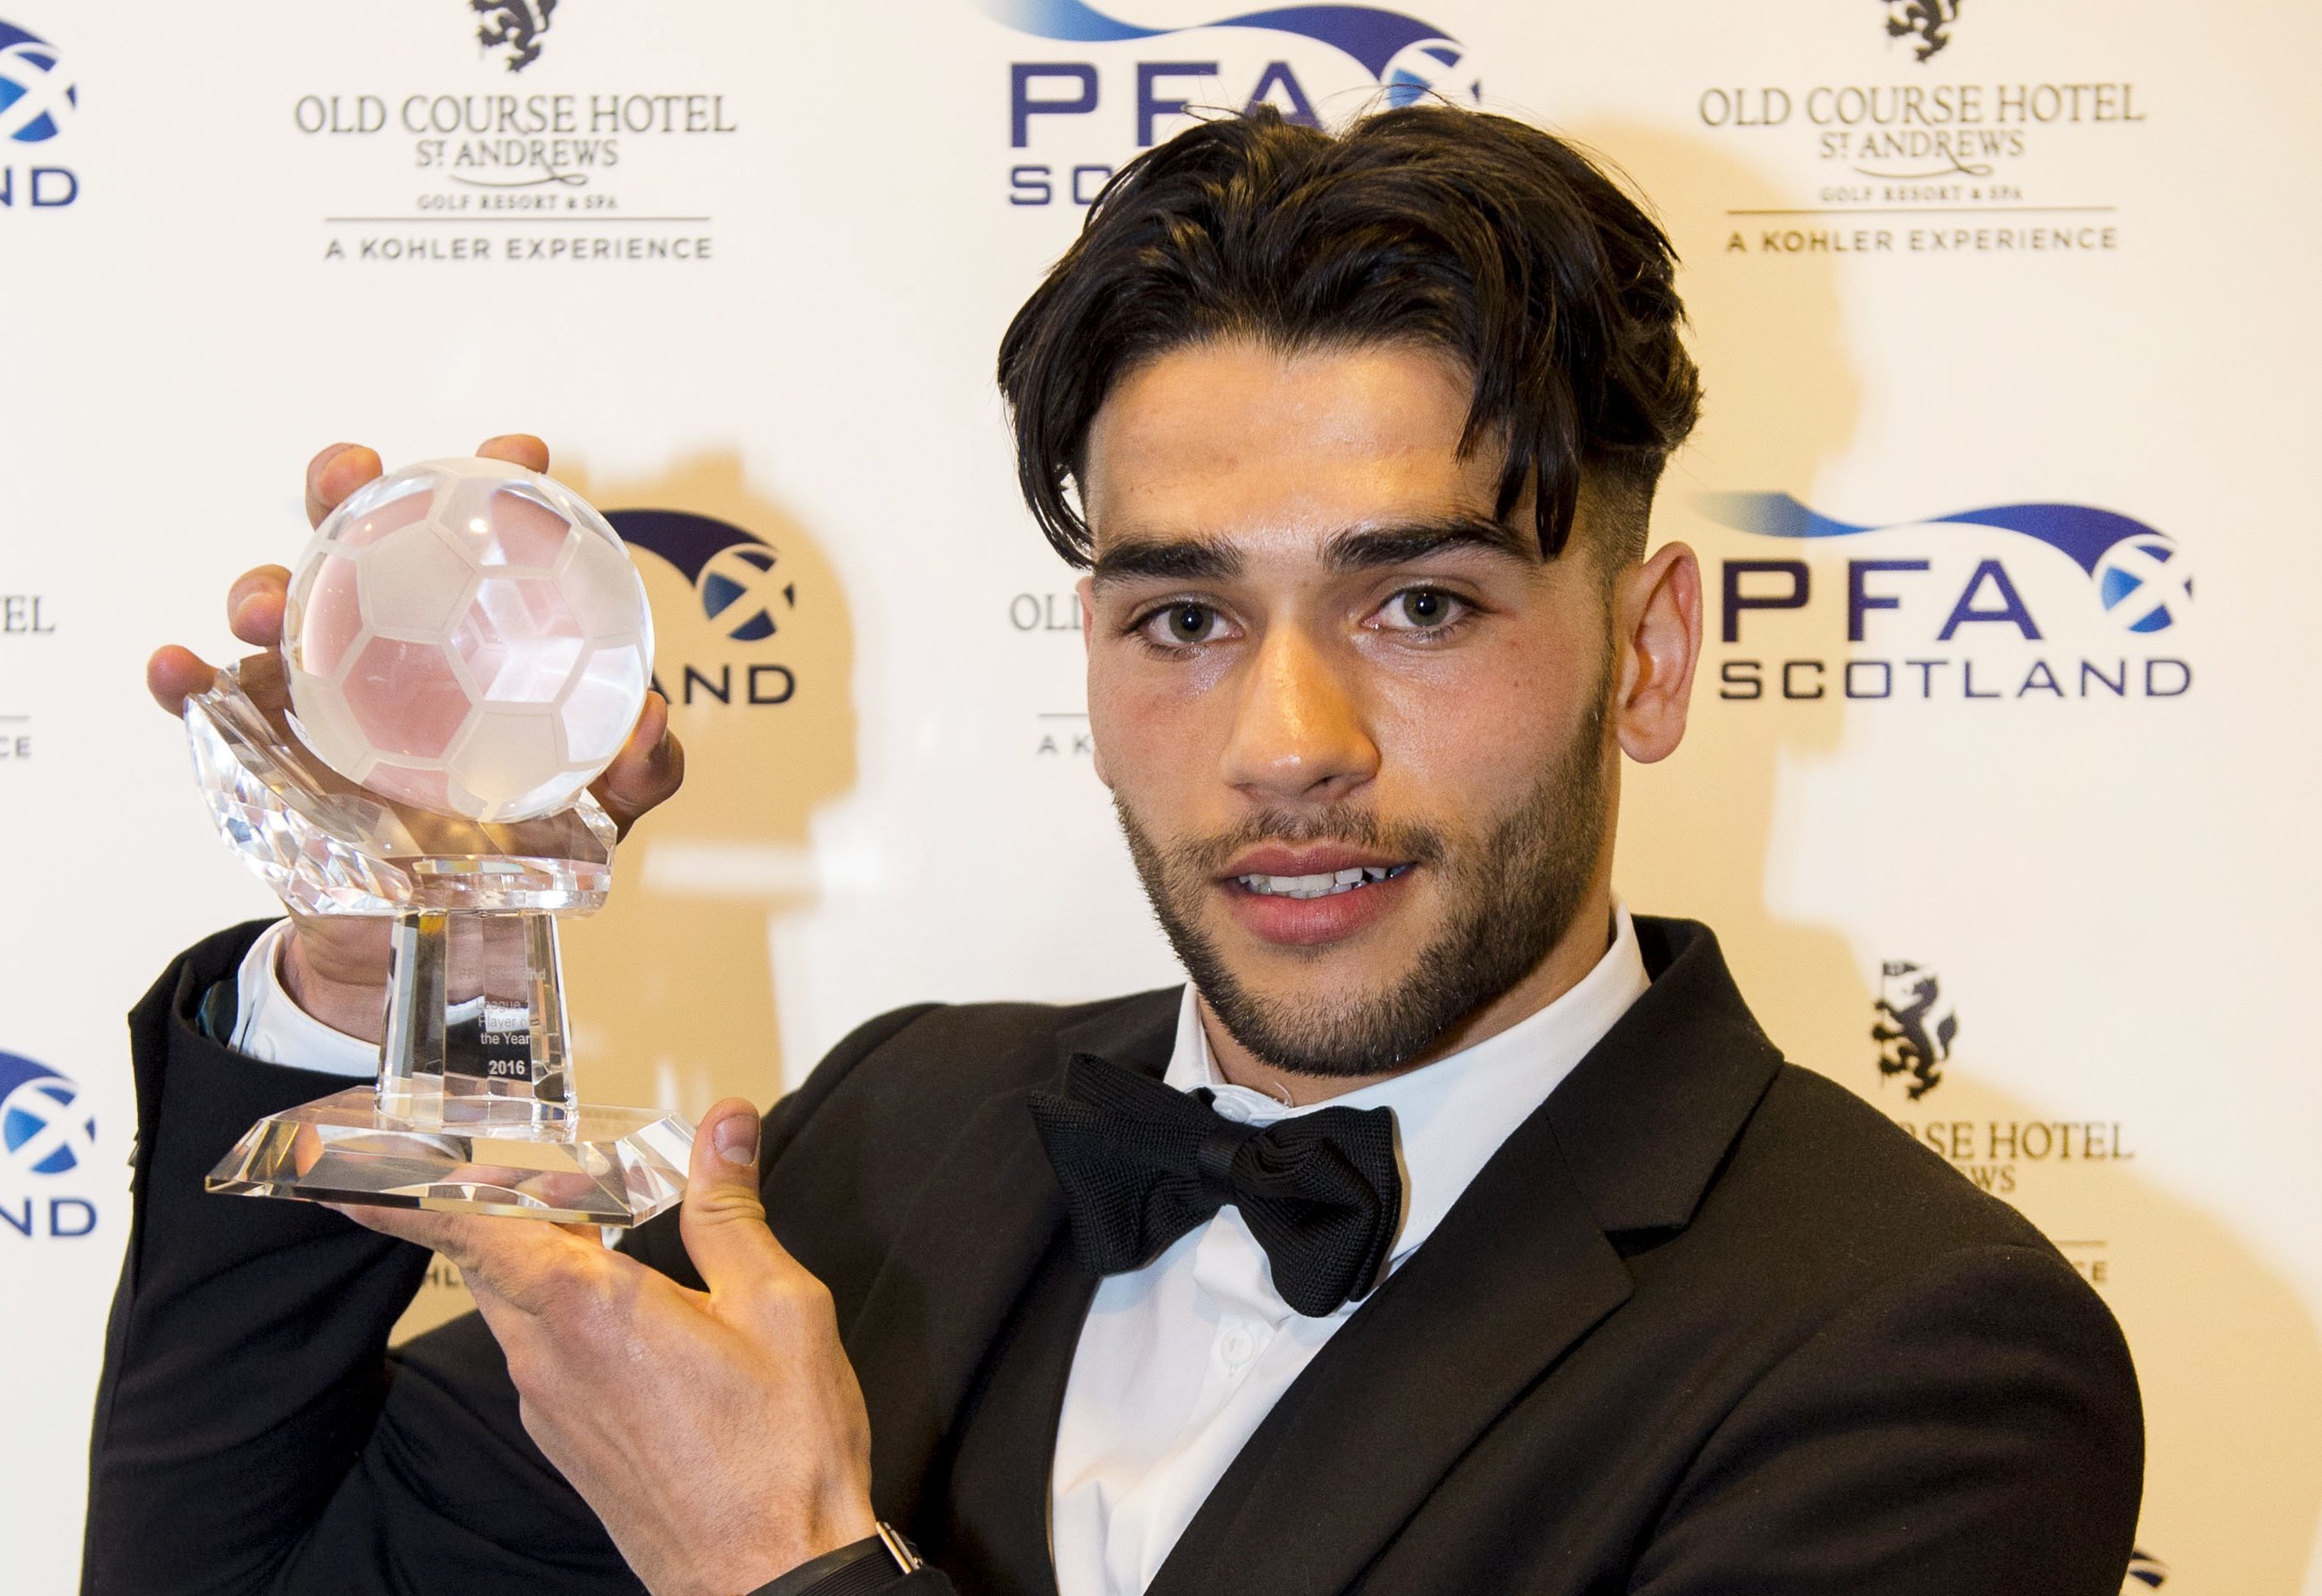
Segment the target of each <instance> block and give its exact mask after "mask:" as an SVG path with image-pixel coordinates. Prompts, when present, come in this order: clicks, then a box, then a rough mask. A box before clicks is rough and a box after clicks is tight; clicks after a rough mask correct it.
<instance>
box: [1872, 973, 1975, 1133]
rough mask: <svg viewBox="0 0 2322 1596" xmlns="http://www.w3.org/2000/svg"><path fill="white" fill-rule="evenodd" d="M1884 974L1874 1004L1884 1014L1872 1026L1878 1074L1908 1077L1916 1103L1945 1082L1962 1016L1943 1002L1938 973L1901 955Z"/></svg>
mask: <svg viewBox="0 0 2322 1596" xmlns="http://www.w3.org/2000/svg"><path fill="white" fill-rule="evenodd" d="M1871 1007H1872V1008H1875V1009H1876V1010H1877V1011H1878V1012H1879V1014H1880V1015H1882V1016H1884V1018H1882V1019H1879V1020H1875V1021H1873V1022H1872V1023H1871V1026H1870V1039H1871V1040H1872V1041H1873V1042H1876V1043H1878V1044H1879V1078H1880V1079H1881V1080H1882V1081H1883V1080H1885V1079H1886V1078H1887V1077H1888V1076H1890V1075H1905V1074H1907V1075H1909V1076H1910V1077H1911V1087H1910V1098H1911V1100H1912V1101H1913V1102H1917V1101H1918V1100H1919V1099H1921V1098H1923V1097H1925V1096H1926V1095H1927V1094H1928V1093H1929V1092H1931V1091H1933V1090H1934V1089H1935V1088H1936V1087H1937V1086H1938V1085H1940V1084H1941V1083H1942V1081H1943V1061H1944V1060H1945V1059H1948V1058H1950V1057H1951V1056H1952V1038H1953V1037H1954V1036H1957V1035H1959V1014H1958V1012H1957V1011H1956V1010H1954V1009H1953V1008H1952V1006H1951V1005H1950V1004H1949V1003H1946V1002H1945V1001H1943V982H1942V981H1941V980H1938V979H1937V978H1936V976H1935V972H1934V971H1932V970H1922V969H1921V968H1919V966H1917V965H1916V964H1914V963H1912V962H1910V961H1909V960H1907V959H1901V960H1889V961H1888V962H1886V963H1885V964H1883V965H1881V966H1880V967H1879V999H1878V1001H1877V1002H1875V1003H1873V1004H1872V1005H1871Z"/></svg>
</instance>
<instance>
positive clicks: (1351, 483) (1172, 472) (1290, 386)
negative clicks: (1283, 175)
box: [1081, 341, 1491, 522]
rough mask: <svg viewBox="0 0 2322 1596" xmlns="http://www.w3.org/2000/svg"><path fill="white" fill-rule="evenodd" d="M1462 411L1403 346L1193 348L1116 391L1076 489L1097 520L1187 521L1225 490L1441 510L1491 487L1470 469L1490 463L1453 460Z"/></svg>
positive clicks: (1432, 364) (1462, 389)
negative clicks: (1105, 515) (1396, 502)
mask: <svg viewBox="0 0 2322 1596" xmlns="http://www.w3.org/2000/svg"><path fill="white" fill-rule="evenodd" d="M1471 399H1472V390H1471V388H1470V385H1469V381H1468V378H1467V376H1466V374H1465V373H1464V371H1462V370H1461V369H1458V367H1457V366H1456V365H1455V364H1454V363H1452V362H1451V361H1450V360H1449V358H1448V357H1445V356H1442V355H1440V354H1436V353H1434V352H1432V351H1425V350H1421V349H1416V348H1412V347H1410V346H1407V345H1394V344H1365V345H1358V346H1355V347H1351V348H1345V349H1309V350H1301V351H1287V352H1285V351H1280V350H1276V349H1274V348H1271V347H1269V346H1266V345H1262V344H1257V343H1252V342H1241V341H1224V342H1220V341H1212V342H1204V343H1197V344H1192V345H1188V346H1186V347H1184V348H1181V349H1177V350H1173V351H1169V352H1168V353H1166V354H1164V355H1160V356H1156V357H1155V358H1154V359H1152V360H1147V361H1144V362H1142V363H1140V364H1138V366H1136V367H1134V368H1132V369H1130V370H1129V371H1128V372H1126V373H1125V374H1123V375H1122V377H1121V378H1120V379H1119V381H1118V382H1117V383H1116V384H1115V385H1114V387H1113V389H1112V391H1111V393H1110V394H1108V395H1107V397H1106V398H1105V402H1104V404H1103V406H1102V407H1101V408H1100V409H1099V410H1098V412H1097V414H1096V416H1095V418H1094V420H1093V422H1092V425H1091V427H1090V429H1089V433H1088V437H1087V440H1086V446H1085V448H1084V450H1083V471H1082V473H1081V475H1082V488H1083V495H1084V497H1086V498H1088V499H1089V500H1090V506H1089V507H1090V508H1091V510H1092V512H1095V513H1102V511H1103V510H1104V509H1105V508H1109V507H1114V506H1113V503H1112V501H1119V502H1118V507H1119V508H1120V509H1121V510H1124V511H1126V512H1128V513H1130V514H1132V515H1138V518H1140V519H1154V518H1157V517H1158V515H1160V513H1161V511H1162V510H1163V509H1165V508H1166V510H1167V511H1168V512H1169V516H1170V518H1171V519H1175V520H1181V521H1182V520H1185V519H1189V518H1193V519H1198V518H1199V517H1198V515H1193V516H1189V515H1187V512H1186V511H1185V510H1184V508H1183V507H1182V506H1185V505H1187V504H1188V503H1189V502H1190V503H1192V504H1194V505H1198V504H1199V503H1200V502H1201V501H1202V499H1203V498H1204V497H1209V496H1211V495H1212V494H1221V493H1224V492H1228V491H1230V492H1232V493H1235V494H1239V495H1248V494H1253V493H1266V494H1271V495H1273V496H1275V497H1280V498H1284V499H1286V500H1291V501H1297V500H1301V499H1316V500H1321V501H1326V502H1327V501H1328V500H1329V498H1330V496H1331V490H1332V489H1333V488H1337V489H1339V491H1340V493H1341V494H1343V495H1345V496H1350V497H1369V498H1372V499H1374V500H1376V499H1377V498H1378V497H1380V496H1381V495H1382V494H1388V493H1403V494H1409V495H1412V496H1414V497H1417V498H1420V499H1422V500H1423V501H1437V502H1440V499H1441V498H1442V497H1443V496H1444V495H1445V494H1446V493H1447V492H1449V491H1450V490H1451V489H1452V488H1454V487H1455V486H1457V485H1460V484H1464V483H1467V482H1468V481H1470V480H1471V479H1475V478H1476V477H1478V476H1479V475H1486V476H1487V475H1489V474H1490V469H1491V468H1490V464H1489V462H1488V461H1485V460H1482V459H1479V458H1478V456H1481V455H1483V454H1485V453H1487V452H1489V451H1476V453H1475V454H1472V455H1469V456H1467V457H1464V458H1463V457H1462V455H1461V453H1460V449H1459V445H1460V442H1461V439H1462V436H1463V433H1464V431H1465V428H1466V424H1467V410H1468V406H1469V404H1470V402H1471ZM1287 507H1293V506H1285V508H1287ZM1419 507H1421V506H1420V505H1418V504H1414V505H1413V506H1412V508H1419ZM1337 519H1338V520H1339V521H1341V522H1343V521H1345V520H1346V519H1347V516H1346V515H1345V514H1344V513H1343V510H1341V512H1340V513H1339V515H1337Z"/></svg>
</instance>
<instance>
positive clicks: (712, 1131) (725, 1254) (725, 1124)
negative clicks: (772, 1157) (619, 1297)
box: [678, 1098, 789, 1291]
mask: <svg viewBox="0 0 2322 1596" xmlns="http://www.w3.org/2000/svg"><path fill="white" fill-rule="evenodd" d="M678 1230H679V1233H680V1234H681V1235H682V1236H684V1238H685V1251H686V1254H687V1255H688V1256H690V1258H692V1260H693V1266H694V1267H695V1268H696V1269H699V1271H701V1278H702V1280H703V1281H706V1282H707V1283H708V1287H709V1289H710V1290H712V1291H715V1290H718V1281H719V1279H720V1278H721V1277H724V1278H726V1279H728V1280H733V1281H737V1282H738V1281H739V1279H740V1278H742V1277H743V1276H744V1275H745V1274H747V1273H763V1272H764V1271H766V1270H767V1269H768V1268H770V1267H780V1266H781V1265H782V1264H785V1263H788V1262H789V1260H788V1259H787V1258H786V1257H784V1256H783V1254H782V1248H781V1246H780V1245H778V1244H777V1243H776V1242H775V1240H774V1237H773V1233H772V1231H770V1230H768V1229H767V1228H766V1209H765V1205H764V1204H763V1202H761V1201H760V1200H759V1197H758V1111H757V1109H755V1108H752V1107H751V1106H750V1104H749V1102H748V1101H747V1100H746V1099H742V1098H727V1099H725V1100H724V1101H722V1102H719V1103H718V1104H716V1105H714V1106H713V1107H712V1108H710V1110H709V1112H708V1114H706V1115H704V1116H703V1117H702V1120H701V1132H700V1134H699V1135H697V1136H695V1137H694V1138H693V1166H692V1168H691V1169H690V1171H689V1172H688V1173H687V1177H686V1187H685V1202H684V1206H683V1207H682V1208H680V1209H679V1212H678Z"/></svg>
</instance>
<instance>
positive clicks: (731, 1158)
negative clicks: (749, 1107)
mask: <svg viewBox="0 0 2322 1596" xmlns="http://www.w3.org/2000/svg"><path fill="white" fill-rule="evenodd" d="M709 1134H710V1135H711V1136H712V1137H714V1138H715V1139H716V1141H717V1144H718V1157H720V1158H722V1159H724V1160H725V1161H726V1162H727V1163H733V1164H747V1163H752V1162H754V1160H755V1159H756V1158H757V1156H758V1117H757V1116H756V1115H754V1114H728V1115H727V1117H725V1118H723V1119H721V1120H719V1121H718V1123H717V1125H716V1126H713V1127H712V1128H711V1130H710V1133H709Z"/></svg>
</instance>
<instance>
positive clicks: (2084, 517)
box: [1699, 493, 2193, 634]
mask: <svg viewBox="0 0 2322 1596" xmlns="http://www.w3.org/2000/svg"><path fill="white" fill-rule="evenodd" d="M1699 502H1700V505H1701V507H1702V510H1703V512H1704V513H1705V515H1708V516H1709V518H1710V519H1711V520H1713V521H1715V522H1717V523H1719V524H1721V525H1724V526H1730V527H1732V528H1733V529H1734V530H1735V531H1737V532H1749V533H1755V534H1758V535H1759V536H1760V537H1778V538H1799V539H1819V538H1841V537H1857V536H1860V535H1862V534H1867V533H1874V532H1891V531H1894V530H1895V529H1897V528H1898V527H1905V526H1972V527H1989V528H1993V529H1996V530H1997V531H2001V532H2012V533H2016V534H2018V535H2020V536H2023V537H2028V538H2031V539H2032V540H2034V542H2036V543H2045V544H2047V545H2048V547H2050V548H2052V549H2054V550H2055V551H2057V552H2059V553H2061V554H2062V555H2064V556H2065V557H2066V558H2067V559H2069V560H2071V561H2072V563H2073V564H2075V565H2077V566H2079V567H2080V570H2083V571H2084V572H2086V573H2087V574H2088V576H2089V579H2090V580H2091V581H2093V582H2094V583H2095V584H2096V590H2097V594H2096V596H2097V602H2098V604H2099V605H2100V606H2103V608H2104V611H2105V613H2106V614H2107V615H2109V616H2111V617H2112V618H2113V619H2114V620H2115V621H2116V622H2118V623H2119V624H2120V625H2121V626H2123V627H2124V628H2125V629H2126V630H2128V631H2130V632H2135V633H2139V634H2152V633H2154V632H2165V631H2167V630H2168V629H2169V628H2170V627H2171V626H2173V625H2176V624H2177V622H2178V621H2179V620H2180V619H2181V618H2182V617H2183V616H2184V614H2185V611H2186V610H2187V608H2188V607H2189V606H2190V605H2191V603H2192V598H2193V577H2192V571H2191V570H2190V568H2189V565H2188V563H2187V561H2186V560H2185V558H2184V554H2183V552H2182V551H2181V550H2180V549H2179V548H2178V546H2177V544H2176V543H2175V541H2174V540H2173V539H2171V537H2170V536H2169V534H2166V533H2164V532H2161V531H2158V530H2156V529H2155V528H2153V527H2151V526H2147V525H2146V524H2144V522H2142V521H2138V520H2135V519H2133V518H2131V517H2129V516H2127V515H2119V514H2117V513H2116V512H2115V511H2112V510H2100V509H2098V508H2096V507H2095V506H2091V505H2060V504H2032V505H1991V506H1986V507H1984V508H1981V509H1975V510H1960V511H1957V512H1955V513H1953V514H1952V515H1936V516H1933V517H1931V518H1929V519H1928V520H1925V521H1890V522H1887V523H1884V524H1879V525H1858V524H1854V523H1852V522H1848V521H1838V520H1833V519H1832V518H1831V517H1830V516H1828V515H1819V514H1817V513H1815V511H1813V510H1811V509H1808V508H1807V507H1806V506H1805V505H1802V504H1800V503H1799V502H1798V501H1797V500H1796V499H1795V498H1793V497H1790V496H1789V495H1788V494H1787V493H1712V494H1705V495H1703V496H1702V497H1701V499H1700V501H1699Z"/></svg>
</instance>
